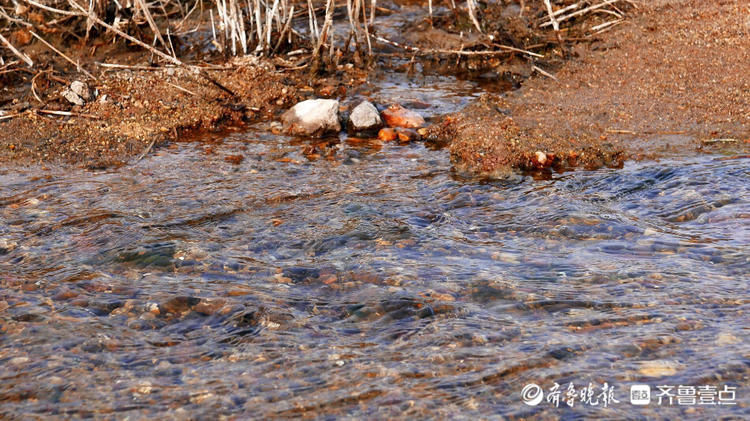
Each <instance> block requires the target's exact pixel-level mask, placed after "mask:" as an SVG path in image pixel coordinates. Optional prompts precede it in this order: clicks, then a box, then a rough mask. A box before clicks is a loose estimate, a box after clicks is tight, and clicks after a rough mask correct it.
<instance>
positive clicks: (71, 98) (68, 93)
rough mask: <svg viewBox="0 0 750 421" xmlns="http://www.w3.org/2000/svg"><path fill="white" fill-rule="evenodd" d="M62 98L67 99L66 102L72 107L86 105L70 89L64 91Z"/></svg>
mask: <svg viewBox="0 0 750 421" xmlns="http://www.w3.org/2000/svg"><path fill="white" fill-rule="evenodd" d="M62 97H63V98H65V99H67V100H68V102H70V103H71V104H73V105H84V104H85V103H86V101H84V100H83V98H81V97H80V95H78V94H77V93H75V92H73V91H71V90H70V89H66V90H64V91H63V93H62Z"/></svg>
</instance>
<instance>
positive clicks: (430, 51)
mask: <svg viewBox="0 0 750 421" xmlns="http://www.w3.org/2000/svg"><path fill="white" fill-rule="evenodd" d="M373 38H374V39H375V40H376V41H380V42H382V43H384V44H388V45H392V46H394V47H398V48H401V49H404V50H407V51H411V52H413V53H415V54H416V55H419V56H425V55H430V54H434V55H441V54H442V55H459V56H499V55H504V54H509V52H516V53H523V54H527V55H529V56H532V57H538V58H543V57H544V56H543V55H541V54H537V53H534V52H531V51H526V50H522V49H520V48H515V47H510V46H507V45H501V44H492V45H493V46H495V47H497V48H500V49H502V50H504V51H463V50H442V49H423V48H417V47H412V46H411V45H405V44H400V43H398V42H396V41H391V40H389V39H386V38H383V37H381V36H377V35H375V36H373Z"/></svg>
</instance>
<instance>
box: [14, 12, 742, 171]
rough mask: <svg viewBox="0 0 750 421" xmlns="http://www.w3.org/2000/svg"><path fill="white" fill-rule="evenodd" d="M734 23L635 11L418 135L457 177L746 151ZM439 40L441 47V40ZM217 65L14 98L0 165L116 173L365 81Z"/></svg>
mask: <svg viewBox="0 0 750 421" xmlns="http://www.w3.org/2000/svg"><path fill="white" fill-rule="evenodd" d="M488 15H489V16H492V14H491V13H488ZM743 16H744V15H743V10H742V5H741V4H740V2H739V1H734V2H724V3H722V4H713V3H711V4H706V3H705V2H700V1H697V0H693V1H660V2H654V3H653V4H650V5H649V6H642V7H641V9H639V10H637V11H635V13H634V14H633V17H632V18H629V19H628V21H627V22H626V23H625V24H623V25H619V26H618V27H617V28H614V29H613V30H612V31H609V32H607V33H605V34H602V35H599V36H597V37H594V38H593V39H592V40H586V41H585V42H579V43H576V44H575V45H573V47H572V48H571V49H570V50H569V51H565V52H561V51H559V50H555V49H554V48H553V49H551V50H550V51H549V52H548V55H550V56H555V55H556V54H561V55H567V58H566V61H564V62H561V63H563V64H562V65H561V66H560V67H559V68H558V69H556V72H555V76H554V78H555V79H554V80H553V79H551V78H550V77H547V76H541V75H536V76H531V75H528V74H527V75H526V77H528V79H526V80H525V81H524V82H523V86H521V87H520V89H516V90H514V91H511V92H509V93H507V94H503V95H488V96H485V97H483V98H482V99H481V100H479V101H477V102H476V103H475V104H472V105H470V106H469V107H468V108H467V109H466V110H464V111H462V112H459V113H455V114H452V115H449V116H446V117H445V118H444V119H443V120H442V121H441V122H439V123H437V124H436V125H434V126H433V127H432V128H431V129H430V134H429V136H427V137H428V139H432V140H434V141H438V143H439V144H444V145H449V150H450V153H451V157H452V162H453V163H454V165H455V168H456V169H457V170H459V171H461V172H466V173H473V174H477V173H479V174H482V175H500V174H502V173H505V172H508V171H511V170H514V169H526V170H529V169H531V170H533V169H542V170H547V169H560V168H567V167H577V166H582V167H585V168H598V167H602V166H612V167H617V166H621V165H622V163H623V161H624V160H626V159H644V158H648V159H657V158H659V157H664V156H672V155H681V154H694V153H696V152H700V151H702V150H705V149H709V150H716V148H717V147H718V148H723V149H725V150H728V151H729V152H728V153H745V152H747V150H748V141H747V139H749V138H750V105H749V102H750V86H749V85H750V82H749V81H748V80H747V77H746V74H745V72H744V70H746V69H745V67H746V66H743V64H745V65H746V64H747V63H749V62H750V57H749V56H748V54H750V53H749V52H750V41H749V40H750V37H748V36H747V34H748V33H750V21H748V22H745V21H743ZM496 17H497V18H498V19H499V20H502V19H505V18H504V17H503V16H496ZM506 20H507V22H506V21H503V22H505V23H508V25H510V24H511V23H513V25H516V26H517V22H516V23H514V22H515V21H514V20H512V19H506ZM509 22H510V23H509ZM430 31H432V32H434V31H436V30H430ZM430 31H427V32H430ZM508 31H509V32H512V31H510V30H508ZM432 32H430V33H432ZM412 38H413V36H412ZM438 38H439V37H435V39H438ZM454 41H455V40H454ZM414 42H415V43H417V44H415V45H419V42H418V40H414ZM442 42H444V43H448V44H447V47H450V44H449V42H450V39H448V38H446V39H443V41H442ZM456 42H457V41H456ZM462 42H463V41H462ZM441 46H442V47H446V45H441ZM508 63H511V64H510V65H512V63H514V61H512V60H511V61H510V62H508ZM222 66H223V68H221V69H219V70H210V69H206V70H204V71H202V73H201V74H198V73H197V72H196V71H193V70H190V69H186V68H174V67H173V68H157V69H154V70H151V69H143V68H142V67H138V66H135V67H133V68H131V69H114V70H113V69H106V70H104V71H102V72H100V73H99V74H98V75H97V76H96V77H97V79H96V80H93V79H89V80H86V79H85V78H83V75H81V74H78V75H76V74H74V73H71V74H69V75H67V77H66V80H64V81H68V82H70V81H73V80H79V79H80V80H86V82H87V83H88V85H89V87H90V90H91V92H92V99H91V100H90V101H89V102H87V103H86V104H84V105H82V106H81V105H76V106H72V107H71V106H70V104H67V103H66V102H65V100H63V99H61V95H62V93H63V91H64V90H65V89H67V87H66V86H65V85H64V84H62V83H60V82H59V81H57V83H55V81H54V80H52V81H49V80H48V81H47V86H46V91H45V92H44V93H46V97H45V98H42V100H43V101H44V102H45V103H44V104H43V105H42V106H41V107H38V106H32V105H30V104H29V103H28V102H27V101H24V100H17V99H16V100H13V101H12V103H11V104H9V105H7V104H6V107H5V108H4V109H3V112H4V114H3V115H2V116H0V132H2V135H0V162H3V163H5V164H8V165H13V164H18V165H26V164H30V163H39V164H49V163H59V164H72V165H75V166H80V167H86V168H104V167H110V166H117V165H122V164H124V163H127V162H130V161H132V160H134V159H138V158H140V157H142V156H144V155H145V154H147V153H149V152H151V151H152V150H153V149H154V148H158V147H160V146H164V145H167V144H168V143H169V142H173V141H177V140H193V139H200V138H201V136H202V133H205V132H207V131H215V130H221V129H222V128H226V127H230V126H242V125H244V124H246V123H248V122H254V121H271V120H276V119H278V116H279V114H280V112H281V111H283V110H285V109H288V108H289V107H291V106H292V105H294V104H295V103H296V102H297V101H299V100H302V99H307V98H326V97H332V98H345V97H346V92H347V88H351V87H353V86H356V85H357V84H360V83H362V82H364V81H366V80H367V78H368V70H359V69H357V68H354V67H353V66H351V65H349V66H344V65H338V68H339V70H338V71H336V72H333V73H330V74H328V75H327V76H326V77H322V78H321V77H317V76H315V77H314V76H313V75H311V73H310V72H309V70H304V69H303V70H294V69H293V70H291V71H289V70H287V69H284V68H283V66H277V65H275V64H274V63H273V62H272V61H271V60H267V59H249V58H248V59H234V60H232V61H230V62H228V63H223V64H222ZM505 66H506V67H507V66H508V65H505ZM527 67H528V66H527ZM520 73H523V72H520ZM37 76H38V75H37ZM28 79H29V77H24V78H23V81H22V82H24V83H28ZM42 79H44V78H42ZM34 83H39V81H37V80H32V85H34ZM35 86H36V85H35ZM37 89H39V86H37ZM40 90H41V89H40ZM34 95H37V94H36V92H34ZM42 96H44V94H42ZM26 97H28V95H26ZM55 113H57V114H55ZM716 140H721V141H720V142H717V141H716Z"/></svg>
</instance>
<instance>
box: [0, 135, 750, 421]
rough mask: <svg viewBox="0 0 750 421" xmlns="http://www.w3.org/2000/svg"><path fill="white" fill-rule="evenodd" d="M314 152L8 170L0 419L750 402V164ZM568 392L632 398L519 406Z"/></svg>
mask: <svg viewBox="0 0 750 421" xmlns="http://www.w3.org/2000/svg"><path fill="white" fill-rule="evenodd" d="M309 145H310V144H309V143H307V142H301V141H290V139H287V138H284V137H277V136H272V135H269V134H267V133H265V132H262V131H252V130H251V131H249V132H246V133H235V134H232V135H229V136H228V137H227V138H226V139H224V140H223V141H222V142H221V143H218V144H215V145H213V153H211V154H207V153H206V152H205V150H206V147H207V146H206V145H205V144H199V143H182V144H178V145H177V147H176V148H173V149H167V150H161V151H159V153H158V154H157V155H155V156H150V157H147V158H146V159H144V160H142V161H140V162H139V163H137V164H134V165H132V166H128V167H124V168H120V169H117V170H111V171H105V172H86V171H83V170H80V171H78V170H70V169H67V170H63V169H54V168H53V169H50V170H46V171H45V170H41V169H39V168H27V169H5V170H1V171H0V247H1V249H0V254H1V255H0V380H1V381H0V415H2V417H4V418H25V417H28V416H43V415H53V416H58V417H63V416H75V417H79V416H95V417H99V418H118V419H120V418H124V417H126V416H129V417H131V418H135V419H138V418H141V417H158V418H163V417H165V416H178V417H179V416H183V417H188V416H190V417H193V418H205V417H209V416H216V415H239V416H240V417H241V418H247V417H253V418H268V417H297V416H306V417H312V418H327V417H333V416H350V417H355V418H370V419H371V418H391V417H405V418H423V417H429V418H447V417H451V418H467V419H475V418H500V417H519V418H522V417H541V418H545V417H546V418H558V417H560V418H565V419H572V418H582V417H593V416H596V417H609V418H620V417H627V418H631V419H632V418H638V417H658V418H662V417H663V418H674V417H676V416H685V417H689V418H704V419H705V418H716V417H719V416H730V417H737V418H741V417H746V416H747V415H748V406H747V404H748V399H747V398H748V389H747V385H748V372H749V365H750V345H749V344H750V341H748V321H749V320H748V311H750V300H749V299H748V298H749V297H748V293H747V291H748V272H750V271H748V268H749V259H750V254H749V253H748V245H749V244H750V224H748V220H749V219H750V184H748V182H747V180H748V176H750V160H747V159H744V160H729V161H723V160H717V159H715V158H714V157H711V156H704V157H694V158H685V159H680V160H676V161H662V162H642V163H632V162H631V163H628V164H627V165H626V166H625V168H624V169H621V170H609V169H604V170H599V171H593V172H586V171H575V172H568V173H563V174H555V175H553V177H552V179H550V180H535V179H533V178H531V177H523V176H518V177H517V178H513V179H508V180H502V181H493V182H488V181H478V180H466V179H457V178H455V177H454V176H453V174H452V173H451V171H450V163H449V160H448V153H447V152H446V151H445V150H431V149H429V148H426V147H424V145H422V144H412V145H409V146H394V145H384V146H382V147H373V145H372V144H368V145H364V146H363V145H361V144H356V143H350V142H346V141H344V142H342V143H340V144H337V143H336V142H330V143H329V144H321V145H319V146H318V149H319V152H320V155H321V158H320V159H317V160H314V161H310V160H308V159H307V158H306V157H305V155H303V154H302V150H303V149H305V148H307V149H308V150H309V148H310V146H309ZM334 152H335V153H334ZM229 154H242V155H244V156H245V158H246V159H245V160H244V162H243V163H242V164H241V165H238V166H235V165H232V164H229V163H227V162H225V161H224V157H225V156H226V155H229ZM326 155H328V156H330V157H329V158H325V156H326ZM40 174H41V176H40ZM554 382H557V383H559V384H561V385H562V387H563V388H565V387H567V384H568V383H570V382H573V383H574V385H575V387H577V388H579V387H583V386H585V385H587V384H588V383H589V382H591V383H593V384H594V385H596V386H599V387H601V386H602V385H603V384H604V383H605V382H607V383H608V384H609V385H613V386H614V387H615V390H614V391H615V395H614V397H615V398H616V399H617V400H619V401H620V403H616V404H615V403H612V404H611V405H610V406H609V407H608V408H603V407H602V406H601V405H599V406H597V407H591V406H586V405H582V404H580V403H576V404H575V405H574V407H573V408H569V407H567V405H561V407H559V408H555V407H554V406H553V404H552V403H550V402H547V401H546V400H545V401H543V402H542V403H540V404H539V405H538V406H534V407H532V406H528V405H526V404H524V403H522V400H521V390H522V388H523V386H524V385H526V384H528V383H536V384H539V385H540V386H542V387H543V388H544V389H545V392H546V391H547V389H549V388H550V387H552V386H553V384H554ZM638 383H645V384H649V385H651V386H653V387H655V386H657V385H675V386H677V385H693V386H696V387H697V386H700V385H715V386H717V387H718V388H719V389H721V388H722V387H724V386H725V385H728V386H730V387H738V390H737V394H736V403H737V405H734V406H716V405H714V406H708V405H703V406H699V405H693V406H678V405H677V404H676V403H675V405H674V406H672V407H666V406H661V407H659V406H656V405H655V403H654V402H652V403H651V404H650V405H649V406H646V407H641V406H634V405H631V404H630V402H629V397H628V393H629V390H630V386H631V385H632V384H638ZM597 393H598V392H597Z"/></svg>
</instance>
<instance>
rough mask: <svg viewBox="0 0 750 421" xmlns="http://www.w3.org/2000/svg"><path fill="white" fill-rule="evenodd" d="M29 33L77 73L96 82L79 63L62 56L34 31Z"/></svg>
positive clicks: (60, 52)
mask: <svg viewBox="0 0 750 421" xmlns="http://www.w3.org/2000/svg"><path fill="white" fill-rule="evenodd" d="M29 33H30V34H31V36H33V37H34V38H36V39H38V40H39V41H41V43H42V44H44V45H46V46H47V48H49V49H50V50H52V51H54V52H56V53H57V54H59V55H60V57H62V58H64V59H65V60H67V61H68V63H70V64H72V65H73V66H76V69H77V70H78V71H79V72H82V73H83V74H85V75H86V76H88V77H90V78H91V79H94V80H96V77H95V76H94V75H92V74H91V73H89V72H88V71H86V69H84V68H83V67H81V65H80V63H78V62H75V61H73V60H72V59H71V58H70V57H68V56H66V55H65V54H63V53H62V51H60V50H58V49H57V48H55V47H53V46H52V44H50V43H48V42H47V41H45V40H44V39H43V38H42V37H40V36H39V35H37V34H36V33H35V32H34V31H29Z"/></svg>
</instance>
